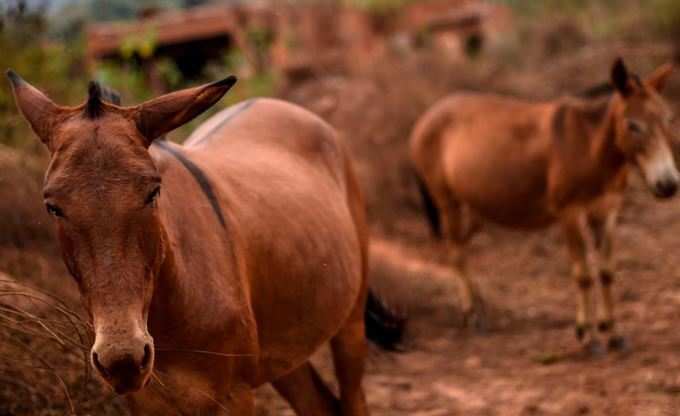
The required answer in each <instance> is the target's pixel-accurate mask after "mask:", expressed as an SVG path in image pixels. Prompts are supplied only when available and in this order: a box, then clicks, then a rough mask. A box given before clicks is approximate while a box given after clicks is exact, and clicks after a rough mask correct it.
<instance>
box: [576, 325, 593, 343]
mask: <svg viewBox="0 0 680 416" xmlns="http://www.w3.org/2000/svg"><path fill="white" fill-rule="evenodd" d="M590 329H591V328H590V325H578V324H577V325H576V331H575V335H576V339H577V340H579V342H581V343H583V340H585V339H586V335H588V333H589V332H590Z"/></svg>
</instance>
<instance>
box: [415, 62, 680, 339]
mask: <svg viewBox="0 0 680 416" xmlns="http://www.w3.org/2000/svg"><path fill="white" fill-rule="evenodd" d="M670 73H671V66H670V65H666V66H663V67H661V68H659V69H658V70H657V71H656V72H654V74H652V75H651V76H650V77H649V78H648V79H646V80H644V81H642V80H640V78H638V77H637V76H635V75H632V74H629V73H628V71H627V69H626V67H625V65H624V63H623V61H621V60H617V62H616V63H615V64H614V66H613V68H612V79H611V82H612V85H613V87H614V89H615V91H616V92H615V93H614V94H613V95H612V96H611V98H609V99H607V100H600V101H582V100H577V99H574V98H565V99H560V100H557V101H553V102H545V103H529V102H525V101H522V100H518V99H512V98H506V97H501V96H496V95H482V94H457V95H454V96H451V97H448V98H445V99H444V100H442V101H441V102H439V103H438V104H436V105H435V106H434V107H433V108H432V109H430V110H429V111H428V112H427V113H426V114H425V115H424V116H423V117H422V118H421V119H420V120H419V122H418V123H417V125H416V126H415V129H414V131H413V135H412V136H411V141H410V146H411V147H410V149H411V157H412V161H413V163H414V165H415V169H416V172H417V174H418V176H419V179H420V182H421V185H422V187H421V190H422V191H423V196H424V198H425V203H426V208H427V211H428V215H429V217H430V220H431V222H432V225H433V227H434V229H435V230H436V231H437V232H438V233H439V235H440V236H442V237H443V238H444V239H445V240H446V242H447V243H448V246H449V247H450V249H451V251H452V252H453V256H454V259H453V264H454V267H455V269H456V270H457V272H458V273H457V275H458V276H459V278H460V282H461V287H462V291H461V293H462V304H463V310H464V312H465V314H466V317H467V318H468V319H469V318H472V317H475V312H478V311H475V308H476V307H479V306H481V302H480V298H479V295H478V293H477V291H476V289H475V287H474V285H473V283H472V282H471V281H470V280H469V278H468V275H467V273H466V271H465V253H464V245H465V243H466V241H467V240H468V239H469V238H470V237H471V236H472V235H473V234H474V231H475V230H476V229H477V228H478V227H477V226H478V224H479V222H478V220H479V219H486V220H490V221H493V222H495V223H498V224H501V225H505V226H508V227H514V228H540V227H545V226H548V225H550V224H553V223H559V224H560V225H561V226H562V228H563V230H564V233H565V235H566V238H567V243H568V246H569V252H570V256H571V259H572V273H573V277H574V280H575V282H576V284H577V286H578V288H579V299H578V315H577V322H576V324H577V336H578V338H579V339H581V340H583V341H584V343H587V344H588V345H590V346H597V345H599V344H597V339H596V338H597V337H596V336H595V334H594V331H591V320H592V318H593V301H592V299H591V288H592V286H593V277H599V280H600V284H601V289H602V305H601V306H602V310H601V312H602V314H601V320H600V323H599V330H600V331H601V332H602V333H604V334H605V335H607V336H609V345H610V347H612V348H616V347H621V346H622V338H620V337H619V336H617V335H615V333H614V332H613V331H614V318H613V311H612V296H611V285H612V282H613V277H614V270H613V263H612V259H611V255H612V247H611V234H612V232H613V230H614V227H615V224H616V217H617V214H618V211H619V207H620V205H621V200H622V195H623V192H624V190H625V187H626V175H627V172H628V171H629V167H630V166H637V167H638V168H639V170H640V171H641V172H642V176H643V177H644V179H645V181H646V183H647V184H648V186H649V188H650V189H651V191H652V192H653V193H654V194H655V195H656V196H658V197H660V198H667V197H670V196H672V195H673V194H675V192H676V189H677V186H678V180H679V175H678V171H677V169H676V166H675V162H674V159H673V156H672V152H671V146H670V145H671V143H670V140H671V137H672V133H671V130H670V128H671V125H670V123H671V121H672V117H673V113H672V111H671V108H670V107H669V106H668V104H666V102H665V101H664V100H663V98H662V97H661V96H660V95H659V92H660V91H661V89H662V88H663V86H664V83H665V81H666V79H667V78H668V76H669V75H670ZM591 255H595V256H596V257H597V258H598V260H599V261H598V264H597V265H596V267H595V269H594V270H591V268H590V267H589V261H588V258H589V257H591Z"/></svg>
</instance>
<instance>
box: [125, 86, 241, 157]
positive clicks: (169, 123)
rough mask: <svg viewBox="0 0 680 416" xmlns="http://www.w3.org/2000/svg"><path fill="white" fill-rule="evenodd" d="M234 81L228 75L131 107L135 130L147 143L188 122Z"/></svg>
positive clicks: (215, 101)
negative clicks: (210, 82)
mask: <svg viewBox="0 0 680 416" xmlns="http://www.w3.org/2000/svg"><path fill="white" fill-rule="evenodd" d="M235 83H236V77H234V76H230V77H227V78H225V79H223V80H221V81H217V82H213V83H212V84H207V85H201V86H200V87H194V88H188V89H185V90H181V91H177V92H172V93H170V94H166V95H163V96H160V97H158V98H154V99H152V100H149V101H147V102H145V103H143V104H140V105H138V106H136V107H133V113H134V118H135V122H136V124H137V129H138V130H139V131H140V132H141V133H142V134H143V135H144V137H145V138H146V140H147V145H150V144H151V142H153V141H154V140H155V139H157V138H158V137H160V136H162V135H164V134H166V133H168V132H170V131H171V130H174V129H176V128H177V127H179V126H181V125H183V124H184V123H188V122H189V121H191V120H192V119H193V118H194V117H196V116H198V115H199V114H201V113H202V112H204V111H205V110H207V109H208V108H210V107H212V106H213V105H214V104H215V103H217V102H218V101H219V100H220V99H221V98H222V96H224V94H226V93H227V91H229V89H231V87H233V86H234V84H235Z"/></svg>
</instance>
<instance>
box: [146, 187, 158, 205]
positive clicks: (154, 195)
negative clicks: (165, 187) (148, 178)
mask: <svg viewBox="0 0 680 416" xmlns="http://www.w3.org/2000/svg"><path fill="white" fill-rule="evenodd" d="M160 193H161V187H160V186H157V187H155V188H154V190H153V191H151V192H150V193H149V195H148V196H147V197H146V201H144V203H145V204H146V205H151V204H153V203H154V202H156V198H158V195H160Z"/></svg>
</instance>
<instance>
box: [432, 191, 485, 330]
mask: <svg viewBox="0 0 680 416" xmlns="http://www.w3.org/2000/svg"><path fill="white" fill-rule="evenodd" d="M441 200H442V202H440V204H441V211H440V212H441V221H442V231H443V237H444V239H445V241H446V250H447V256H448V258H449V261H450V264H451V266H452V267H453V272H454V274H455V277H456V279H457V283H458V286H459V294H460V299H461V309H462V313H463V325H464V326H465V327H474V328H477V329H483V328H484V327H485V326H486V322H485V320H486V316H485V315H486V314H485V308H484V302H483V300H482V298H481V296H480V294H479V289H478V288H477V285H476V284H475V283H474V282H473V281H472V279H471V278H470V276H469V274H468V272H467V256H466V253H465V246H466V244H467V242H468V240H469V239H470V237H472V235H473V234H474V232H475V231H476V228H475V224H473V220H472V217H471V214H470V213H469V212H467V210H466V208H465V207H464V206H463V205H462V204H461V203H460V202H458V201H457V200H455V199H454V198H453V197H452V196H450V195H448V193H447V194H443V195H442V197H441ZM466 213H467V214H468V215H467V217H469V218H468V221H466V215H465V214H466Z"/></svg>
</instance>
